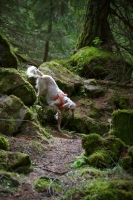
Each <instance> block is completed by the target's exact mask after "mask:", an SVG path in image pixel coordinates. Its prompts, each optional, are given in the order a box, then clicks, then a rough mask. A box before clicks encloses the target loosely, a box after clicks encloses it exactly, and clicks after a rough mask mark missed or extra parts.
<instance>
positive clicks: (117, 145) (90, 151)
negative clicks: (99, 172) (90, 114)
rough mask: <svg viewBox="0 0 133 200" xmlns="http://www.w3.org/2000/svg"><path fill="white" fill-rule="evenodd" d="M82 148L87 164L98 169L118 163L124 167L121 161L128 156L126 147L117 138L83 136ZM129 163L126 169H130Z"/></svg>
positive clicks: (96, 135) (95, 135)
mask: <svg viewBox="0 0 133 200" xmlns="http://www.w3.org/2000/svg"><path fill="white" fill-rule="evenodd" d="M82 146H83V148H84V150H85V156H86V157H88V164H89V165H91V166H94V167H98V168H103V167H104V168H107V167H109V166H112V165H113V166H115V165H116V164H117V163H118V162H119V161H120V162H121V166H124V165H122V163H123V161H122V159H125V156H127V155H128V153H127V148H126V145H125V144H124V143H123V142H122V141H121V140H120V139H119V138H115V137H107V138H102V137H101V136H100V135H98V134H95V133H94V134H89V135H83V136H82ZM125 152H126V154H125ZM130 158H131V156H130ZM132 161H133V159H132V158H131V162H132ZM131 162H128V163H127V165H126V167H127V168H130V167H131ZM124 168H125V167H124Z"/></svg>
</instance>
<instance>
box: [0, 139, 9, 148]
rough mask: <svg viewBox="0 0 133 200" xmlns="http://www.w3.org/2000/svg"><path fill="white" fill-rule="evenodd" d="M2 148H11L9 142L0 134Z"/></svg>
mask: <svg viewBox="0 0 133 200" xmlns="http://www.w3.org/2000/svg"><path fill="white" fill-rule="evenodd" d="M0 149H3V150H8V149H9V142H8V140H7V139H6V138H5V137H3V136H0Z"/></svg>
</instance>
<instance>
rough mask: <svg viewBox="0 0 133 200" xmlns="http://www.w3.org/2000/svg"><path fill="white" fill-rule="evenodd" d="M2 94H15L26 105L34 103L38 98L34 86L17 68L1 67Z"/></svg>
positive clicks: (0, 92) (0, 83)
mask: <svg viewBox="0 0 133 200" xmlns="http://www.w3.org/2000/svg"><path fill="white" fill-rule="evenodd" d="M0 94H7V95H11V94H13V95H15V96H17V97H18V98H20V99H21V100H22V101H23V102H24V104H25V105H32V104H33V103H34V102H35V100H36V93H35V90H34V88H33V87H32V86H31V84H30V83H29V82H28V81H26V80H25V79H24V78H23V77H22V76H21V74H20V73H19V72H18V71H17V70H16V69H0Z"/></svg>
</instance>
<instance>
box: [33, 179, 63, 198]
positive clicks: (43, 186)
mask: <svg viewBox="0 0 133 200" xmlns="http://www.w3.org/2000/svg"><path fill="white" fill-rule="evenodd" d="M49 188H50V190H49ZM34 189H35V190H36V191H37V192H43V193H46V195H47V196H51V194H52V195H57V194H59V193H60V192H61V191H62V187H61V184H60V182H59V181H58V180H57V179H50V178H47V177H42V178H39V179H37V180H36V181H35V183H34Z"/></svg>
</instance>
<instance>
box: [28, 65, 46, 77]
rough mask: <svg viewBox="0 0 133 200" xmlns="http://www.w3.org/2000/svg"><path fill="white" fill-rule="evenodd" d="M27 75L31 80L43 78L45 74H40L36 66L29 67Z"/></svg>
mask: <svg viewBox="0 0 133 200" xmlns="http://www.w3.org/2000/svg"><path fill="white" fill-rule="evenodd" d="M26 74H27V76H28V77H29V78H31V77H34V78H38V77H40V76H43V73H42V72H40V71H39V70H38V69H37V68H36V67H35V66H30V67H28V69H27V72H26Z"/></svg>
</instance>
